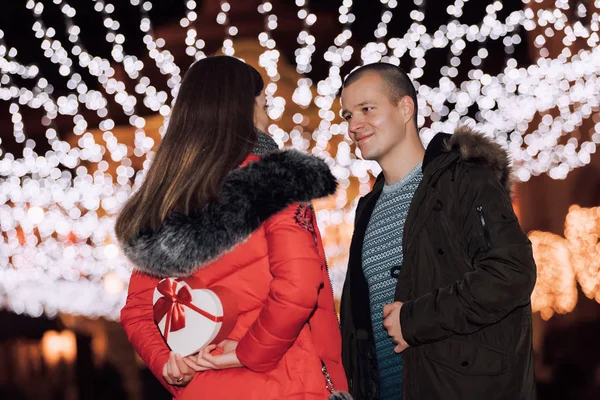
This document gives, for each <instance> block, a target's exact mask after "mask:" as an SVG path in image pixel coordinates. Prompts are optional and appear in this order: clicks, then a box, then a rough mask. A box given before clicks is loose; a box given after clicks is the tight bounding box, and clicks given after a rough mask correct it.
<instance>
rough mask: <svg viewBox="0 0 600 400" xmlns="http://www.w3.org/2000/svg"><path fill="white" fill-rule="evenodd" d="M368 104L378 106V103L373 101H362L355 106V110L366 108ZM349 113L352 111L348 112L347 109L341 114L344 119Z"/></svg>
mask: <svg viewBox="0 0 600 400" xmlns="http://www.w3.org/2000/svg"><path fill="white" fill-rule="evenodd" d="M367 104H376V102H375V101H373V100H365V101H361V102H360V103H358V104H356V105H355V106H354V108H357V107H362V106H366V105H367ZM349 113H350V111H348V110H346V109H345V108H343V109H342V111H341V112H340V115H341V116H342V117H343V116H345V115H346V114H349Z"/></svg>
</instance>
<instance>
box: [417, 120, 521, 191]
mask: <svg viewBox="0 0 600 400" xmlns="http://www.w3.org/2000/svg"><path fill="white" fill-rule="evenodd" d="M458 160H460V161H461V162H463V163H466V164H471V165H475V166H478V167H481V168H487V169H490V170H492V171H494V173H495V174H496V177H497V178H498V180H499V181H500V183H501V184H502V185H503V186H504V189H505V190H506V192H507V193H510V192H511V186H512V180H511V175H512V174H511V166H510V159H509V157H508V153H507V152H506V150H505V149H503V148H502V146H500V145H499V144H498V143H496V142H494V141H493V140H492V139H490V138H489V137H486V136H484V135H483V134H481V133H478V132H477V131H475V130H473V129H471V128H469V127H466V126H464V127H460V128H457V129H456V130H455V131H454V134H453V135H448V134H444V133H439V134H437V135H436V136H435V137H434V138H433V139H432V140H431V142H430V143H429V146H427V150H426V151H425V157H424V159H423V177H424V179H423V180H424V181H425V180H426V181H428V182H429V181H430V179H431V180H435V179H436V178H437V176H439V174H438V172H440V171H443V170H444V169H446V168H447V167H449V166H450V165H451V164H453V163H454V162H455V161H458Z"/></svg>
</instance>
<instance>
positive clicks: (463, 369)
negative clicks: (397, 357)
mask: <svg viewBox="0 0 600 400" xmlns="http://www.w3.org/2000/svg"><path fill="white" fill-rule="evenodd" d="M425 356H426V357H427V358H428V359H429V360H431V361H432V362H434V363H437V364H440V365H443V366H445V367H448V368H450V369H452V370H453V371H455V372H457V373H459V374H460V375H470V376H476V375H480V376H482V375H483V376H494V375H501V374H503V373H504V371H505V370H506V353H505V352H504V351H502V350H500V349H495V348H493V347H489V346H485V345H481V344H475V343H468V342H460V341H456V340H451V339H446V340H443V341H441V342H437V343H432V344H429V345H427V346H426V348H425Z"/></svg>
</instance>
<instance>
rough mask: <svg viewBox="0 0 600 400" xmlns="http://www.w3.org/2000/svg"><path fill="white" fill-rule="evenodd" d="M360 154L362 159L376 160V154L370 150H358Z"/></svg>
mask: <svg viewBox="0 0 600 400" xmlns="http://www.w3.org/2000/svg"><path fill="white" fill-rule="evenodd" d="M360 156H361V157H362V159H363V160H366V161H377V156H376V155H375V154H373V153H371V152H368V151H362V150H361V151H360Z"/></svg>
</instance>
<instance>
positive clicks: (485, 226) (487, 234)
mask: <svg viewBox="0 0 600 400" xmlns="http://www.w3.org/2000/svg"><path fill="white" fill-rule="evenodd" d="M476 210H477V218H478V220H479V225H481V229H482V230H483V238H484V239H485V245H486V247H487V249H488V250H490V249H491V248H492V247H494V246H493V243H492V233H491V231H490V225H489V221H488V220H487V218H486V217H485V212H484V210H483V206H477V207H476Z"/></svg>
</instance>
